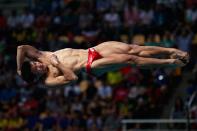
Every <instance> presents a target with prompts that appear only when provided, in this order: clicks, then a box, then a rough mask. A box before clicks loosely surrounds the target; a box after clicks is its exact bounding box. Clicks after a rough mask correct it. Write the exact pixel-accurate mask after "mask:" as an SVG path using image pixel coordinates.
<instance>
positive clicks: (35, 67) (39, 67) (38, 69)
mask: <svg viewBox="0 0 197 131" xmlns="http://www.w3.org/2000/svg"><path fill="white" fill-rule="evenodd" d="M31 70H32V72H33V73H35V74H44V73H46V72H47V66H46V65H45V64H43V63H40V62H31Z"/></svg>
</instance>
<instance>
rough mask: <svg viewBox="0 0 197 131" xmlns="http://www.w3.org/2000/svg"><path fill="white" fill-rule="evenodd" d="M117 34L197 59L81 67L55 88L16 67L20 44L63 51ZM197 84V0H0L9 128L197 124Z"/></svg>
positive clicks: (78, 130)
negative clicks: (30, 80)
mask: <svg viewBox="0 0 197 131" xmlns="http://www.w3.org/2000/svg"><path fill="white" fill-rule="evenodd" d="M110 40H116V41H122V42H125V43H128V44H132V43H137V44H140V45H145V46H146V45H149V46H151V45H154V46H162V47H173V48H178V49H181V50H183V51H187V52H189V53H190V56H191V59H190V63H189V64H188V65H187V66H186V67H184V68H176V69H169V68H155V69H149V70H144V69H138V68H133V67H126V68H123V69H121V70H118V71H114V72H108V73H106V74H104V75H103V76H101V77H98V78H91V77H89V76H87V75H86V74H83V73H81V74H80V76H79V80H78V81H77V82H75V83H73V84H71V85H65V86H61V87H53V88H48V87H45V86H44V85H42V84H36V85H28V84H27V83H26V82H24V81H23V80H22V79H21V78H20V77H19V76H18V75H17V74H16V48H17V46H18V45H21V44H29V45H32V46H34V47H36V48H38V49H40V50H48V51H55V50H58V49H62V48H83V49H86V48H89V47H92V46H95V45H97V44H99V43H101V42H104V41H110ZM196 86H197V0H0V129H1V130H4V131H22V130H24V131H31V130H32V131H86V130H87V131H120V130H137V131H139V130H143V129H151V130H154V129H155V130H161V129H162V128H165V130H172V129H179V130H195V129H197V121H195V119H197V99H196ZM150 119H151V120H150ZM152 119H154V120H152ZM135 120H136V121H135ZM173 120H174V121H173ZM148 123H149V124H148Z"/></svg>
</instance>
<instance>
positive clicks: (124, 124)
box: [121, 119, 197, 131]
mask: <svg viewBox="0 0 197 131" xmlns="http://www.w3.org/2000/svg"><path fill="white" fill-rule="evenodd" d="M187 122H188V120H187V119H124V120H122V121H121V123H122V131H128V130H127V124H156V128H155V130H162V128H161V124H185V125H187ZM191 123H196V124H197V119H191V120H190V124H191ZM146 130H147V129H146ZM153 130H154V129H153ZM186 130H187V129H186Z"/></svg>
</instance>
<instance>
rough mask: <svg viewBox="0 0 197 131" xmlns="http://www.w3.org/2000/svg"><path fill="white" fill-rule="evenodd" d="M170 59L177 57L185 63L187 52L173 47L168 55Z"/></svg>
mask: <svg viewBox="0 0 197 131" xmlns="http://www.w3.org/2000/svg"><path fill="white" fill-rule="evenodd" d="M170 58H171V59H178V60H180V61H182V63H184V64H187V63H188V62H189V54H188V53H187V52H184V51H181V50H178V49H173V51H172V54H171V55H170Z"/></svg>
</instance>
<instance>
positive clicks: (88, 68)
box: [86, 48, 102, 74]
mask: <svg viewBox="0 0 197 131" xmlns="http://www.w3.org/2000/svg"><path fill="white" fill-rule="evenodd" d="M100 58H102V56H101V55H100V54H99V53H98V52H97V51H96V50H95V49H94V48H89V49H88V61H87V65H86V71H87V73H88V74H91V65H92V62H93V61H94V60H97V59H100Z"/></svg>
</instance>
